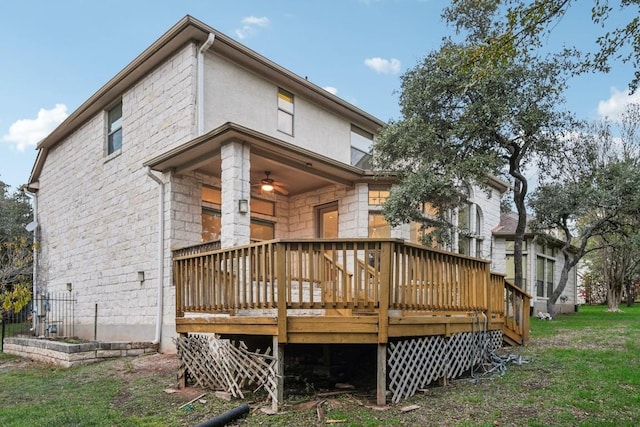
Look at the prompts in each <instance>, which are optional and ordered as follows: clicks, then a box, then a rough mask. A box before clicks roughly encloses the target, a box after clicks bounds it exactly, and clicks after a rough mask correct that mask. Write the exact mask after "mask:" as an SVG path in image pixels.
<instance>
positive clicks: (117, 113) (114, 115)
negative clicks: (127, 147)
mask: <svg viewBox="0 0 640 427" xmlns="http://www.w3.org/2000/svg"><path fill="white" fill-rule="evenodd" d="M121 148H122V102H120V103H119V104H118V105H116V106H115V107H113V108H112V109H110V110H109V111H108V112H107V155H109V154H112V153H115V152H116V151H119V150H120V149H121Z"/></svg>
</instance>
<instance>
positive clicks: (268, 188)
mask: <svg viewBox="0 0 640 427" xmlns="http://www.w3.org/2000/svg"><path fill="white" fill-rule="evenodd" d="M264 175H265V177H264V178H262V179H261V180H260V183H258V184H253V186H254V187H259V188H260V190H262V191H263V192H265V193H271V192H273V191H275V192H276V193H280V194H282V195H283V196H287V195H289V191H288V190H287V189H285V188H284V187H283V186H286V185H287V184H285V183H283V182H278V181H274V180H273V179H272V178H271V177H270V175H271V171H265V172H264Z"/></svg>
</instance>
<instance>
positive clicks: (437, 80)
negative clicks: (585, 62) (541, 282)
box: [374, 0, 575, 284]
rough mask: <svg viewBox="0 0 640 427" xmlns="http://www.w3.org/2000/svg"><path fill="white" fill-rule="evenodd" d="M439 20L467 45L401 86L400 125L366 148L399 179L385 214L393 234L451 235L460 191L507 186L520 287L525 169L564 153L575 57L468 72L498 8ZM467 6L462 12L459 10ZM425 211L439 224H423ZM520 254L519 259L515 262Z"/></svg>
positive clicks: (491, 31) (519, 59)
mask: <svg viewBox="0 0 640 427" xmlns="http://www.w3.org/2000/svg"><path fill="white" fill-rule="evenodd" d="M457 3H458V5H457V6H458V7H457V8H455V10H454V8H449V9H447V11H445V14H444V16H445V18H446V19H447V20H448V21H449V23H450V24H452V25H455V26H456V27H457V28H458V29H463V30H464V31H465V35H464V38H463V40H462V41H459V42H455V41H453V40H452V39H451V38H449V39H445V40H444V41H443V43H442V45H441V47H440V49H439V50H437V51H434V52H431V53H429V54H427V56H426V57H425V58H424V60H423V61H422V62H421V63H419V64H418V65H417V66H416V67H415V68H413V69H411V70H409V71H407V72H406V73H405V74H404V75H403V76H402V82H401V85H402V91H401V94H400V106H401V113H402V119H400V120H398V121H391V122H390V123H389V124H388V126H386V127H385V129H383V131H382V133H381V135H380V138H379V139H378V140H377V141H376V144H375V147H374V164H375V167H376V168H377V169H378V170H382V171H385V170H386V171H388V170H394V171H399V185H398V186H397V187H395V188H394V189H393V190H392V193H391V196H390V198H389V199H388V201H387V203H386V205H385V208H384V209H385V210H384V212H385V216H386V217H387V219H388V220H389V221H390V222H391V223H392V225H395V224H398V223H402V222H408V221H412V220H413V221H420V222H422V223H423V225H424V226H425V227H429V228H433V229H434V230H444V231H441V233H440V234H439V237H441V236H446V235H448V234H449V235H450V232H448V231H447V227H448V228H449V230H450V229H451V228H452V227H453V224H452V222H451V217H450V216H448V214H449V212H450V211H451V209H452V208H454V207H455V206H458V205H459V204H460V203H461V202H462V201H463V200H464V194H463V193H462V192H461V191H460V190H459V187H460V186H461V185H465V184H466V185H468V184H479V185H481V186H487V185H488V180H489V178H490V176H507V177H509V178H510V180H511V181H512V182H513V184H514V185H513V187H514V202H515V205H516V208H517V210H518V213H519V218H520V221H519V224H518V229H517V230H516V238H515V251H514V252H515V254H516V255H515V258H516V260H515V265H516V282H517V283H518V284H520V283H522V270H521V262H519V259H517V257H518V256H521V245H522V239H523V236H524V230H525V226H526V208H525V196H526V194H527V191H528V182H527V178H526V176H525V172H524V168H525V167H526V166H527V165H530V164H532V163H533V162H536V161H537V160H538V159H541V158H544V157H546V156H547V155H548V154H549V153H552V152H554V153H555V152H556V151H558V150H561V149H562V138H561V136H562V134H563V133H564V132H565V131H566V130H567V129H569V128H570V127H571V126H572V124H573V119H572V117H571V115H570V114H568V113H565V112H562V111H560V110H559V106H560V105H561V104H562V102H563V98H562V91H563V90H564V87H565V81H566V80H565V79H566V76H567V74H566V73H567V72H569V71H570V70H571V68H572V66H573V59H574V58H575V56H574V55H573V52H569V51H566V52H562V53H561V54H559V55H555V56H550V57H547V58H538V57H535V56H532V55H529V54H527V53H524V52H521V53H518V54H517V55H515V56H513V57H510V58H508V60H505V61H500V62H496V63H492V62H486V61H477V62H473V63H469V61H468V59H469V57H470V56H472V55H474V54H475V53H476V52H477V50H478V48H479V46H481V45H482V43H483V40H487V39H491V38H494V37H497V36H498V35H499V34H500V31H501V30H502V28H501V27H500V26H498V27H495V26H494V25H493V24H494V22H495V19H494V18H495V16H494V15H495V13H496V12H497V6H496V2H492V1H483V0H481V1H474V2H472V3H473V4H472V5H471V6H470V4H469V3H466V4H465V5H463V4H462V3H463V2H457ZM462 6H469V7H462ZM426 203H429V204H431V205H433V206H434V207H435V208H437V211H438V217H437V218H431V217H427V216H425V215H423V214H422V211H421V207H422V206H423V205H424V204H426ZM518 254H519V255H518Z"/></svg>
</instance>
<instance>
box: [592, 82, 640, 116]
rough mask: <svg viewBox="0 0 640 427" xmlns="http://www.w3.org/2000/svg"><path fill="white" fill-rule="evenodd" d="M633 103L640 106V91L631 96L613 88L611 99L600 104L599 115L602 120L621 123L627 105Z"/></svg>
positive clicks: (626, 92)
mask: <svg viewBox="0 0 640 427" xmlns="http://www.w3.org/2000/svg"><path fill="white" fill-rule="evenodd" d="M631 103H636V104H640V91H636V92H635V93H634V94H633V95H629V92H628V91H622V90H618V89H617V88H615V87H612V88H611V96H610V97H609V99H606V100H604V101H600V102H599V103H598V115H600V117H602V118H605V117H606V118H608V119H609V120H612V121H614V122H619V121H620V117H621V114H622V113H623V112H624V110H625V107H626V105H627V104H631Z"/></svg>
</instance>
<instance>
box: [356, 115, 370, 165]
mask: <svg viewBox="0 0 640 427" xmlns="http://www.w3.org/2000/svg"><path fill="white" fill-rule="evenodd" d="M372 146H373V134H371V133H369V132H367V131H366V130H363V129H360V128H359V127H357V126H354V125H351V165H352V166H357V167H359V168H361V169H371V148H372Z"/></svg>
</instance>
